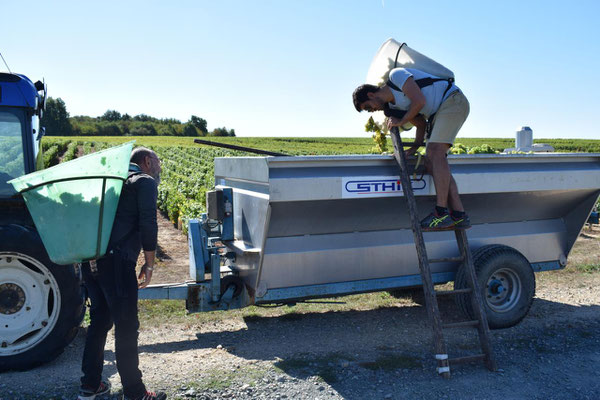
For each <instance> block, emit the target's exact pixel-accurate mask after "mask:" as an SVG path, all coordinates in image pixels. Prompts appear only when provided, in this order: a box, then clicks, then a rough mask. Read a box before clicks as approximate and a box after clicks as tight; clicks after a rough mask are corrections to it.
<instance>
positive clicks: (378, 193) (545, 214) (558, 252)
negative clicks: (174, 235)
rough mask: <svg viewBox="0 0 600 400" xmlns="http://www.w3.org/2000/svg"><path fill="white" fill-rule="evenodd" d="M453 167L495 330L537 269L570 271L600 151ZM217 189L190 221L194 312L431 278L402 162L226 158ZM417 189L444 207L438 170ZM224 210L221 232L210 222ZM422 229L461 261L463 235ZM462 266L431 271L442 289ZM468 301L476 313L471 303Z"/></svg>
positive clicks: (429, 202)
mask: <svg viewBox="0 0 600 400" xmlns="http://www.w3.org/2000/svg"><path fill="white" fill-rule="evenodd" d="M449 163H450V167H451V169H452V173H453V175H454V178H455V179H456V182H457V184H458V187H459V191H460V193H461V199H462V200H463V203H464V205H465V208H466V210H467V212H468V213H469V215H470V217H471V221H472V223H473V227H472V228H471V229H470V230H469V231H468V237H469V242H470V245H471V248H472V250H473V251H474V253H473V256H474V261H475V266H476V269H477V270H478V272H479V280H480V285H481V287H482V291H483V293H482V295H483V296H484V298H485V299H486V300H487V301H486V311H487V314H488V319H489V322H490V326H491V327H493V328H502V327H508V326H512V325H514V324H516V323H518V322H519V321H520V320H521V319H522V318H523V317H524V316H525V315H526V314H527V311H528V310H529V307H530V305H531V302H532V299H533V296H534V292H535V277H534V274H533V272H534V271H544V270H553V269H560V268H564V267H565V265H566V261H567V256H568V254H569V252H570V250H571V248H572V246H573V244H574V242H575V240H576V238H577V236H578V234H579V232H580V230H581V229H582V227H583V225H584V223H585V222H586V220H587V218H588V216H589V214H590V212H591V210H592V208H593V206H594V204H595V202H596V201H597V199H598V195H599V194H600V154H573V153H569V154H556V153H555V154H518V155H517V154H515V155H512V154H511V155H488V154H479V155H453V156H449ZM215 183H216V189H217V192H220V191H223V193H225V196H224V197H223V198H224V199H225V200H223V199H221V200H218V199H216V198H215V197H213V199H212V201H210V202H209V206H208V214H209V217H210V218H209V217H205V219H204V221H203V222H194V221H192V223H191V224H190V257H191V262H190V270H191V273H192V276H193V277H194V278H195V280H196V281H197V283H196V284H195V285H192V286H193V287H188V288H187V289H186V290H187V292H186V293H185V294H183V293H182V294H180V297H179V298H184V297H185V298H187V299H188V308H189V309H190V310H191V311H204V310H211V309H223V308H233V307H242V306H246V305H250V304H261V303H282V302H293V301H297V300H301V299H308V298H318V297H331V296H337V295H343V294H352V293H361V292H370V291H378V290H392V289H398V288H404V287H411V286H418V285H420V284H421V278H420V275H419V267H418V261H417V255H416V250H415V245H414V241H413V235H412V231H411V226H410V218H409V215H408V212H407V209H406V201H405V199H404V198H403V191H402V187H401V185H400V181H399V177H398V167H397V165H396V162H395V160H394V159H393V157H392V156H380V155H358V156H302V157H229V158H216V159H215ZM412 186H413V189H414V193H415V196H416V200H417V205H418V208H419V210H420V212H421V213H422V214H423V216H424V215H425V214H426V213H427V212H429V211H430V209H431V208H432V207H433V205H434V201H435V197H434V196H435V189H434V187H433V182H432V178H431V177H430V176H428V175H425V176H423V177H419V176H413V179H412ZM219 202H222V203H223V205H222V206H219V205H218V204H220V203H219ZM215 207H216V208H218V209H215ZM222 209H226V210H227V211H226V212H225V213H224V214H223V210H222ZM219 213H221V214H223V215H225V217H224V219H223V221H225V222H224V223H223V229H221V230H219V229H217V230H214V226H215V224H216V223H215V222H214V221H212V219H211V218H217V217H214V215H217V214H219ZM217 219H218V218H217ZM227 220H229V222H227ZM211 221H212V222H211ZM207 226H210V227H212V228H207ZM211 229H212V231H211ZM203 230H204V231H205V233H204V234H203V235H204V236H203V237H204V239H202V238H201V236H202V235H200V234H199V233H198V232H200V231H203ZM194 232H196V233H194ZM223 233H225V234H224V235H223ZM211 235H212V236H214V237H212V238H209V236H211ZM424 237H425V242H426V244H427V251H428V255H429V257H431V258H446V257H456V256H458V249H457V248H456V242H455V239H454V234H453V232H447V233H436V234H431V233H425V234H424ZM211 246H213V247H211ZM215 246H216V247H219V248H220V250H219V251H216V250H211V251H207V248H213V249H216V247H215ZM200 248H202V251H200V250H199V249H200ZM209 253H210V254H209ZM215 255H217V256H218V257H217V258H220V259H223V260H225V262H222V261H219V260H217V259H216V258H215ZM219 264H220V266H219ZM456 269H457V265H456V264H454V263H439V264H435V265H432V273H433V279H434V283H445V282H449V281H452V280H454V278H455V275H456V272H457V271H456ZM211 271H212V275H211V280H210V281H209V280H206V279H205V277H208V275H205V272H206V273H209V272H211ZM219 271H220V272H221V273H219ZM225 271H227V272H226V273H225ZM217 275H219V277H221V276H222V277H224V278H225V279H227V280H228V281H226V284H223V282H222V281H219V280H218V279H216V278H217ZM233 282H237V284H236V285H235V286H236V287H235V290H233V292H230V295H229V296H225V297H228V298H229V299H230V300H228V301H227V303H226V304H221V302H220V299H222V298H223V295H224V292H225V291H226V289H227V287H228V285H227V284H228V283H233ZM461 284H462V283H461V281H460V279H459V280H458V282H455V285H458V286H460V285H461ZM182 290H183V289H182ZM234 292H235V293H234ZM234 294H235V295H234ZM232 296H233V297H234V299H233V300H231V297H232ZM150 297H154V296H150ZM162 297H165V296H162ZM171 297H173V296H171ZM175 297H177V296H175ZM458 303H459V305H461V304H462V308H463V310H464V311H465V312H467V313H469V308H468V307H467V305H466V304H467V303H468V302H466V301H462V302H461V301H460V299H459V301H458Z"/></svg>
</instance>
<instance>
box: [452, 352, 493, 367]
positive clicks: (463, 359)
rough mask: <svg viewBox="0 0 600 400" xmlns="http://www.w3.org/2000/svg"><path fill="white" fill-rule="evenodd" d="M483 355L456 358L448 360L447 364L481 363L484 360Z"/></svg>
mask: <svg viewBox="0 0 600 400" xmlns="http://www.w3.org/2000/svg"><path fill="white" fill-rule="evenodd" d="M485 357H486V356H485V354H477V355H474V356H465V357H456V358H449V359H448V362H449V363H450V365H452V364H464V363H470V362H473V361H483V360H485Z"/></svg>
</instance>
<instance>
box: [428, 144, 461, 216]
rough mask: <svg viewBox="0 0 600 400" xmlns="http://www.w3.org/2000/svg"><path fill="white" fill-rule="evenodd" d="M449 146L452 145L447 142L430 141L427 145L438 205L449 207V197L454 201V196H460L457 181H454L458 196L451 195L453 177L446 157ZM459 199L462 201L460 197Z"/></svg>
mask: <svg viewBox="0 0 600 400" xmlns="http://www.w3.org/2000/svg"><path fill="white" fill-rule="evenodd" d="M449 148H450V145H449V144H446V143H430V144H429V145H428V146H427V158H428V159H429V163H430V171H431V174H432V175H433V184H434V185H435V193H436V205H437V206H439V207H448V199H451V201H453V202H454V200H455V198H454V197H456V198H458V189H457V188H456V182H455V183H454V188H455V189H456V196H452V197H450V186H451V182H452V181H453V179H452V175H451V174H450V166H449V165H448V160H447V159H446V152H447V151H448V149H449ZM458 201H459V203H460V199H459V200H458ZM455 205H456V204H455Z"/></svg>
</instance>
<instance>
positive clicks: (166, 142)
mask: <svg viewBox="0 0 600 400" xmlns="http://www.w3.org/2000/svg"><path fill="white" fill-rule="evenodd" d="M199 139H205V140H209V141H212V142H220V143H228V144H236V145H239V146H246V147H254V148H258V149H262V150H269V151H275V152H281V153H287V154H368V153H371V152H372V148H373V146H374V142H373V139H371V136H370V134H368V133H365V137H352V138H349V137H306V138H303V137H203V138H199ZM405 139H406V140H407V141H410V140H412V138H411V137H406V138H405ZM64 140H72V141H82V142H89V141H95V142H104V143H110V144H120V143H124V142H127V141H130V140H135V141H136V144H139V145H144V146H180V147H197V148H200V147H201V146H200V145H198V144H195V143H194V138H192V137H171V136H46V137H45V138H44V142H48V144H50V143H54V142H60V141H64ZM387 142H388V148H392V144H391V139H390V138H389V137H388V140H387ZM456 142H457V143H462V144H463V145H465V146H467V147H474V146H481V145H482V144H488V145H490V146H491V147H493V148H494V149H496V150H500V151H501V150H504V149H505V148H509V147H514V144H515V140H514V139H513V138H464V137H460V135H459V137H457V138H456ZM534 143H547V144H550V145H552V146H553V147H554V149H555V150H556V151H557V152H600V140H589V139H535V140H534ZM203 147H205V146H203Z"/></svg>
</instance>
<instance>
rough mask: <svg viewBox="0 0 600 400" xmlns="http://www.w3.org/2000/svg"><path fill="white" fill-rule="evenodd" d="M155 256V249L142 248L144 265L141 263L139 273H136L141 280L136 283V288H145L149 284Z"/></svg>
mask: <svg viewBox="0 0 600 400" xmlns="http://www.w3.org/2000/svg"><path fill="white" fill-rule="evenodd" d="M155 257H156V251H155V250H153V251H146V250H144V261H145V262H144V265H142V269H141V270H140V274H139V275H138V279H139V280H141V282H140V283H139V284H138V288H140V289H142V288H145V287H146V286H148V285H149V284H150V281H151V280H152V271H154V260H155Z"/></svg>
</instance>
